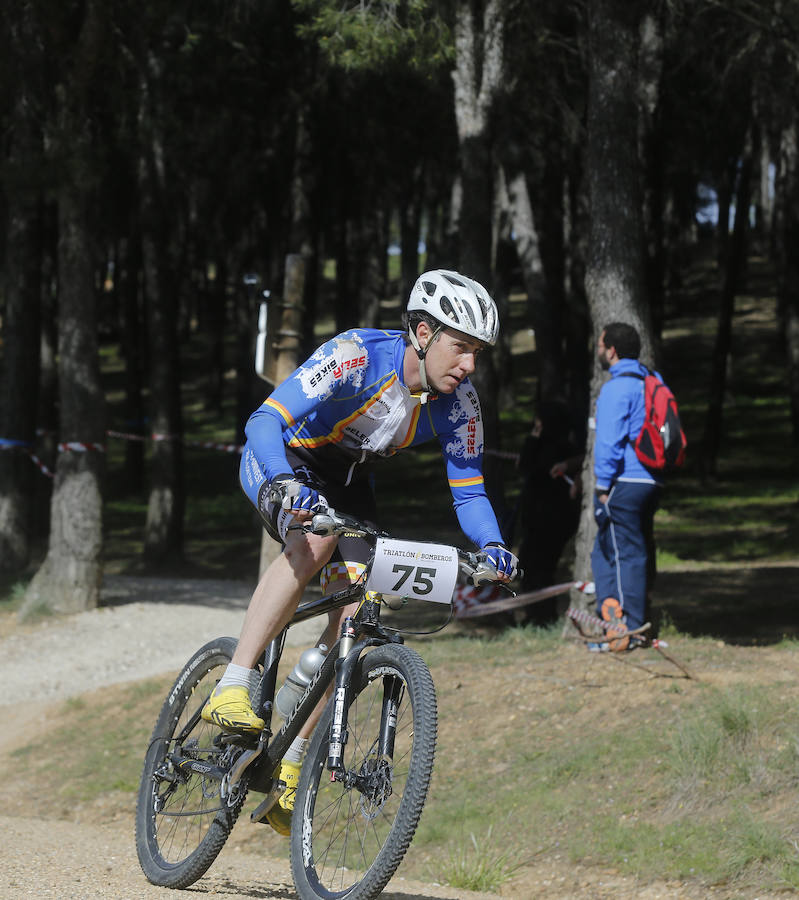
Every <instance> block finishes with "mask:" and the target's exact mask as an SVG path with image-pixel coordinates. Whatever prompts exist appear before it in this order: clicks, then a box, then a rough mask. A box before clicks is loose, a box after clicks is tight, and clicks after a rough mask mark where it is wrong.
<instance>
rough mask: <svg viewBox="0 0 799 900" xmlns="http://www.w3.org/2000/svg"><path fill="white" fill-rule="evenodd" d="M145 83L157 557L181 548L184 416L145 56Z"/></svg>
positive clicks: (152, 83) (157, 83)
mask: <svg viewBox="0 0 799 900" xmlns="http://www.w3.org/2000/svg"><path fill="white" fill-rule="evenodd" d="M145 66H146V72H145V73H143V74H142V79H141V83H140V90H141V96H140V108H139V124H140V131H141V138H142V148H141V154H140V158H139V196H140V204H141V229H142V272H143V276H144V278H143V283H144V297H145V310H146V320H147V336H148V348H149V376H150V424H151V428H152V433H153V444H152V453H151V459H150V491H149V498H148V503H147V521H146V523H145V528H144V556H145V558H146V559H147V560H148V561H149V562H151V563H155V564H160V563H162V562H164V561H166V560H167V559H168V558H170V557H173V556H176V557H178V558H179V557H180V556H182V554H183V512H184V506H185V493H184V484H183V417H182V410H181V401H180V361H179V355H178V297H177V286H176V278H175V272H174V267H173V265H172V262H171V260H170V255H169V248H170V246H171V234H170V228H169V225H170V222H171V221H172V218H173V217H171V216H170V215H169V200H168V196H167V193H168V185H167V180H166V172H165V170H164V158H165V153H164V147H163V139H162V126H163V123H162V122H161V119H160V116H161V114H162V113H161V110H160V104H159V102H158V92H159V91H160V90H161V89H162V87H163V86H162V84H161V77H162V76H161V67H160V63H159V60H158V59H156V58H155V57H154V56H153V55H152V54H150V55H148V57H147V60H146V63H145Z"/></svg>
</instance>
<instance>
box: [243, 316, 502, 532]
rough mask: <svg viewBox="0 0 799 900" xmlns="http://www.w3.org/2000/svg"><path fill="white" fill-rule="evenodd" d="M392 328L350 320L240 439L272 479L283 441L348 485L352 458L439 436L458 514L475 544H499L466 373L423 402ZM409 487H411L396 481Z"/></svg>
mask: <svg viewBox="0 0 799 900" xmlns="http://www.w3.org/2000/svg"><path fill="white" fill-rule="evenodd" d="M404 357H405V343H404V341H403V337H402V333H401V332H399V331H381V330H372V329H366V328H354V329H352V330H350V331H345V332H343V333H342V334H338V335H336V336H335V337H334V338H331V340H329V341H327V343H325V344H323V345H322V346H321V347H319V348H318V349H317V350H316V352H315V353H314V354H313V355H312V356H311V357H310V359H308V360H306V361H305V362H304V363H303V364H302V365H301V366H300V367H299V368H298V369H297V370H296V371H295V372H294V373H293V374H292V375H290V376H289V377H288V378H287V379H286V380H285V381H284V382H283V383H282V384H281V385H279V386H278V387H277V388H276V389H275V391H274V392H273V393H272V395H271V396H269V397H268V398H267V399H266V400H265V401H264V403H263V404H262V405H261V406H260V407H259V408H258V409H257V410H256V411H255V412H254V413H253V414H252V415H251V416H250V419H249V421H248V422H247V426H246V434H247V441H248V445H249V447H250V448H251V449H252V451H253V452H254V454H255V456H256V458H257V460H258V461H259V463H260V465H261V466H262V469H263V474H264V475H265V476H266V478H267V479H268V480H270V481H271V480H272V479H273V478H274V477H275V476H276V475H279V474H280V473H282V472H290V471H291V468H290V467H289V464H288V462H287V460H286V449H285V448H286V447H287V446H288V447H293V448H298V449H299V448H301V449H302V451H303V452H310V453H311V454H312V455H313V457H314V459H315V460H316V461H317V462H318V464H319V465H320V466H321V467H322V468H323V469H324V470H325V471H326V472H328V473H330V474H332V476H333V477H334V478H335V479H336V480H338V481H340V483H341V484H348V483H349V479H350V477H351V475H352V472H353V468H354V466H356V465H358V464H359V463H363V462H366V461H368V460H369V459H370V457H371V458H374V457H376V456H391V455H393V454H394V453H396V452H397V451H399V450H402V449H404V448H406V447H412V446H416V445H417V444H421V443H424V442H426V441H430V440H435V439H438V442H439V443H440V445H441V450H442V453H443V456H444V463H445V467H446V473H447V480H448V482H449V487H450V490H451V491H452V497H453V501H454V507H455V512H456V514H457V516H458V521H459V523H460V526H461V528H462V529H463V530H464V532H465V533H466V534H467V535H468V536H469V537H470V538H471V539H472V540H473V541H474V542H475V544H476V545H477V546H478V547H484V546H485V545H486V544H488V543H489V542H491V541H497V542H499V543H501V542H502V535H501V533H500V530H499V526H498V524H497V519H496V516H495V514H494V510H493V508H492V506H491V503H490V501H489V500H488V497H487V496H486V492H485V485H484V484H483V421H482V417H481V413H480V401H479V399H478V397H477V392H476V391H475V389H474V387H473V385H472V384H471V382H470V381H469V380H468V379H465V380H464V381H463V382H461V384H459V385H458V387H457V388H456V389H455V391H454V393H452V394H448V395H443V394H441V395H433V396H432V397H430V399H429V400H428V401H427V403H425V404H422V403H421V402H420V397H419V396H418V395H414V394H411V392H410V391H409V390H408V388H407V387H406V385H405V383H404V379H403V360H404ZM403 489H405V490H410V491H413V490H414V486H413V485H409V486H403Z"/></svg>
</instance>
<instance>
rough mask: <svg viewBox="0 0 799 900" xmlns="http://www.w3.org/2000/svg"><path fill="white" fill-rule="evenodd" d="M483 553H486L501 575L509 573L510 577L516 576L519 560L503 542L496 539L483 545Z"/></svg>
mask: <svg viewBox="0 0 799 900" xmlns="http://www.w3.org/2000/svg"><path fill="white" fill-rule="evenodd" d="M483 553H485V555H486V559H487V560H488V561H489V562H490V563H491V565H492V566H494V568H495V569H496V570H497V573H498V574H499V575H507V576H508V578H510V579H513V578H514V577H515V576H516V572H517V569H518V566H519V560H518V558H517V557H516V556H514V555H513V554H512V553H511V552H510V550H508V548H507V547H503V546H502V544H498V543H497V542H496V541H491V543H489V544H486V545H485V547H483Z"/></svg>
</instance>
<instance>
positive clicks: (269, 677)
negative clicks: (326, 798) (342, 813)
mask: <svg viewBox="0 0 799 900" xmlns="http://www.w3.org/2000/svg"><path fill="white" fill-rule="evenodd" d="M357 599H362V603H361V605H360V606H359V608H358V610H357V611H356V613H355V616H354V617H352V618H348V619H347V620H345V625H344V626H343V627H342V636H340V637H339V638H338V640H337V641H336V642H335V643H334V644H333V646H332V647H331V648H330V650H329V651H328V654H327V656H326V658H325V660H324V662H323V663H322V665H321V666H320V667H319V669H318V671H317V672H316V674H315V675H314V677H313V678H312V679H311V681H310V683H309V684H308V687H307V688H306V689H305V693H304V694H303V695H302V697H300V699H299V700H298V701H297V703H296V704H295V706H294V708H293V709H292V711H291V712H290V713H289V716H288V718H287V719H286V721H285V722H284V723H283V725H282V727H281V728H280V730H279V731H277V733H275V734H274V736H273V734H272V730H271V723H272V713H273V711H274V698H275V694H276V691H277V672H278V665H279V663H280V658H281V656H282V653H283V648H284V645H285V639H286V632H287V631H288V629H289V628H290V627H291V625H294V624H296V623H298V622H303V621H306V620H307V619H310V618H313V617H315V616H320V615H322V614H324V613H328V612H330V611H331V610H335V609H340V608H341V607H343V606H347V605H348V604H349V603H352V602H353V601H354V600H357ZM379 619H380V597H379V596H376V597H375V598H374V599H373V598H371V597H366V596H365V587H364V585H363V584H362V583H357V584H353V585H350V587H348V588H344V589H343V590H341V591H337V592H336V593H334V594H330V595H329V596H327V597H322V598H320V599H316V600H310V601H307V602H305V603H303V604H301V605H300V606H298V607H297V611H296V613H295V614H294V616H293V617H292V619H291V622H290V623H289V624H288V625H287V626H286V628H285V629H284V630H283V632H282V633H281V634H280V635H278V637H276V638H275V639H274V640H273V641H272V642H271V643H270V644H269V645H268V646H267V648H266V650H265V651H264V655H263V657H262V665H263V675H262V676H261V683H260V686H259V694H258V701H257V702H258V708H259V710H260V712H259V714H260V716H261V717H262V718H263V720H264V723H265V727H264V730H263V732H262V734H261V737H260V740H259V748H260V749H258V750H257V753H258V755H259V757H260V758H259V759H257V760H254V761H253V762H252V764H251V765H250V768H249V784H250V788H251V789H252V790H255V791H262V792H264V793H266V792H267V791H269V790H270V787H271V784H272V779H273V772H274V770H275V768H276V767H277V766H278V764H279V763H280V761H281V760H282V758H283V756H284V755H285V753H286V751H287V750H288V748H289V747H290V746H291V743H292V741H293V740H294V738H295V737H297V735H298V733H299V731H300V728H301V727H302V726H303V724H304V723H305V722H306V721H307V720H308V717H309V716H310V715H311V713H312V712H313V710H314V709H315V708H316V706H317V704H318V703H319V701H320V700H321V699H322V697H323V696H324V694H325V692H326V690H327V688H328V686H329V685H330V684H331V683H333V682H335V689H334V690H335V696H336V697H337V698H338V697H341V698H342V699H344V698H345V697H346V696H347V694H348V691H349V685H350V681H351V679H352V675H353V672H354V670H355V666H356V664H357V662H358V659H359V658H360V655H361V653H362V652H363V651H364V650H365V649H366V648H367V647H369V646H379V645H382V644H387V643H402V642H403V641H402V638H401V636H399V635H394V634H390V633H389V632H387V631H385V629H383V628H382V627H381V626H380V624H379ZM347 622H351V623H352V635H351V636H350V635H345V634H344V632H345V631H346V628H347ZM359 635H364V637H362V638H361V639H360V640H354V639H353V638H357V637H358V636H359ZM340 707H341V708H340V709H337V715H335V716H334V719H333V723H332V725H331V735H330V747H331V751H330V755H329V757H328V768H329V769H330V770H331V771H333V772H334V773H335V771H336V769H337V768H338V767H339V766H340V759H341V747H342V741H343V740H344V739H345V735H346V724H347V723H346V708H347V705H346V703H344V704H340ZM381 731H382V732H387V731H388V726H387V724H386V723H383V728H382V729H381ZM381 743H384V742H383V741H381ZM336 747H338V751H337V752H336V750H335V749H334V748H336ZM261 806H262V807H263V806H264V804H262V805H261ZM261 811H262V810H261V807H259V809H258V810H256V813H257V812H261ZM263 812H266V810H265V809H264V810H263ZM256 813H253V817H255V815H256Z"/></svg>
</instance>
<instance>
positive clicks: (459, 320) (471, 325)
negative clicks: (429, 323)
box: [408, 269, 499, 347]
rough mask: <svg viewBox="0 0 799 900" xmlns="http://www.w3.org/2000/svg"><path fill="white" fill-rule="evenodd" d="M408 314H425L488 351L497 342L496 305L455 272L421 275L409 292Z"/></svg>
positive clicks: (479, 289)
mask: <svg viewBox="0 0 799 900" xmlns="http://www.w3.org/2000/svg"><path fill="white" fill-rule="evenodd" d="M408 312H409V313H412V312H421V313H426V314H427V315H429V316H431V317H432V318H433V319H435V320H436V321H437V322H440V323H441V324H442V325H444V326H445V327H447V328H454V329H456V330H457V331H462V332H463V333H464V334H468V335H470V336H471V337H474V338H477V340H478V341H483V343H486V344H490V345H491V346H492V347H493V346H494V344H495V343H496V342H497V334H498V332H499V316H498V315H497V307H496V304H495V303H494V301H493V300H492V299H491V296H490V295H489V293H488V291H487V290H486V289H485V288H484V287H483V286H482V284H480V283H479V282H477V281H473V280H472V279H471V278H467V277H466V276H465V275H460V274H459V273H458V272H448V271H447V270H446V269H434V270H433V271H431V272H424V273H423V274H421V275H420V276H419V277H418V278H417V279H416V283H415V284H414V286H413V287H412V288H411V295H410V298H409V299H408Z"/></svg>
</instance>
